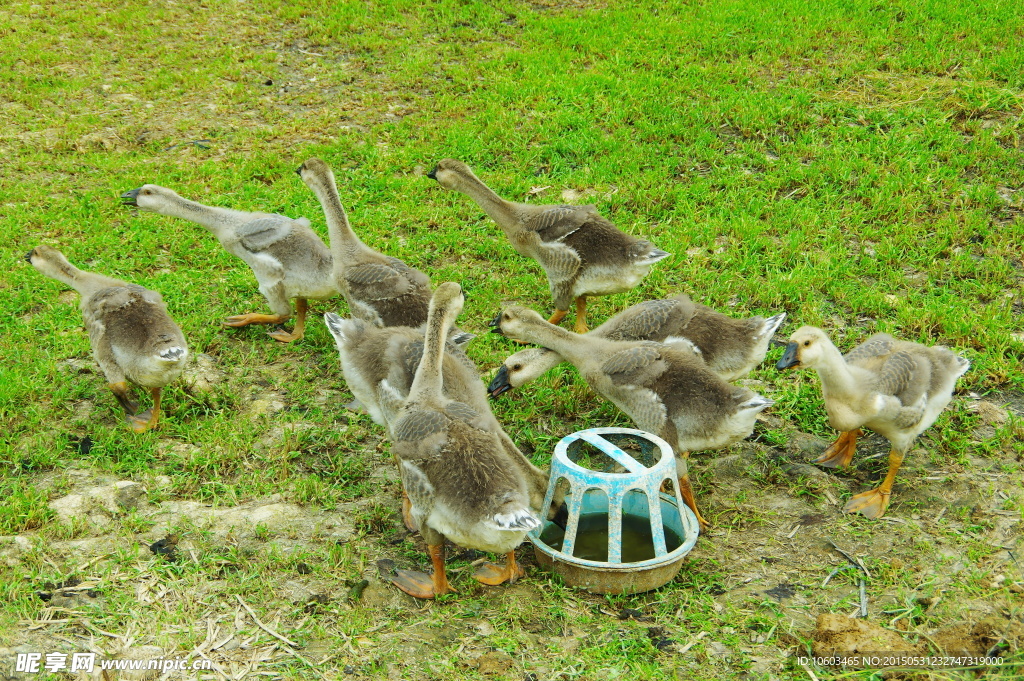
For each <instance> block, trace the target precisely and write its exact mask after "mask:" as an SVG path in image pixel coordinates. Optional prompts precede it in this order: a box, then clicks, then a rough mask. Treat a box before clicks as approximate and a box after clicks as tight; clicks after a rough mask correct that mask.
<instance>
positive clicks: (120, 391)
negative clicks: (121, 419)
mask: <svg viewBox="0 0 1024 681" xmlns="http://www.w3.org/2000/svg"><path fill="white" fill-rule="evenodd" d="M107 387H108V388H110V392H112V393H114V397H116V398H117V403H118V404H120V405H121V408H122V409H124V413H125V415H126V416H134V415H135V412H137V411H138V410H139V404H138V402H136V401H135V400H133V399H132V396H131V393H130V390H129V388H128V384H127V383H126V382H124V381H121V382H120V383H108V384H107Z"/></svg>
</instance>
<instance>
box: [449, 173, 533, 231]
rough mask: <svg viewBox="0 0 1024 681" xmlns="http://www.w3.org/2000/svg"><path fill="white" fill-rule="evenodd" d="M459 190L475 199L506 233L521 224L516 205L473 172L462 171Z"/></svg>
mask: <svg viewBox="0 0 1024 681" xmlns="http://www.w3.org/2000/svg"><path fill="white" fill-rule="evenodd" d="M459 178H460V180H461V181H460V182H459V185H458V187H457V190H458V191H460V192H462V193H463V194H465V195H466V196H468V197H469V198H471V199H473V200H474V201H475V202H476V204H477V205H478V206H480V207H481V208H482V209H483V210H484V212H485V213H487V215H489V216H490V217H491V219H492V220H494V221H495V222H497V223H498V226H499V227H501V229H502V230H504V231H505V232H506V233H507V232H509V231H510V230H513V229H515V228H516V227H518V226H519V216H518V215H517V213H516V210H515V205H514V204H513V203H512V202H511V201H506V200H505V199H503V198H501V197H500V196H498V195H497V194H495V193H494V191H493V190H492V189H491V188H490V187H488V186H487V185H486V184H484V183H483V182H482V181H481V180H480V178H479V177H477V176H476V175H474V174H473V173H472V172H466V173H460V174H459Z"/></svg>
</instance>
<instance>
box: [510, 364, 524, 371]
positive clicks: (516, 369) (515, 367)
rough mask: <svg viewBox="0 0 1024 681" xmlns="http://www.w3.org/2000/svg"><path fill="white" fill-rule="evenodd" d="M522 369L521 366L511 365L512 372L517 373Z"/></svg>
mask: <svg viewBox="0 0 1024 681" xmlns="http://www.w3.org/2000/svg"><path fill="white" fill-rule="evenodd" d="M522 368H523V365H522V364H513V365H512V371H519V370H520V369H522Z"/></svg>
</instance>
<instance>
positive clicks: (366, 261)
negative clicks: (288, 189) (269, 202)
mask: <svg viewBox="0 0 1024 681" xmlns="http://www.w3.org/2000/svg"><path fill="white" fill-rule="evenodd" d="M295 172H296V173H297V174H298V175H299V177H301V178H302V181H303V182H304V183H305V184H306V186H307V187H309V188H310V190H312V192H313V193H314V194H316V197H317V199H318V200H319V201H320V206H321V207H322V208H323V211H324V218H325V219H326V220H327V233H328V236H329V237H330V242H331V256H332V258H333V262H334V268H333V276H334V281H335V284H336V286H337V288H338V290H339V291H341V294H342V295H343V296H345V300H346V301H347V302H348V307H349V310H350V312H351V314H352V316H353V317H358V318H359V319H365V320H367V321H369V322H370V323H372V324H376V325H377V326H419V325H420V324H423V323H424V322H426V321H427V307H428V306H429V304H430V279H429V278H428V277H427V275H425V274H423V273H422V272H420V271H419V270H416V269H413V268H411V267H409V266H408V265H406V264H405V263H404V262H402V261H401V260H399V259H398V258H392V257H390V256H386V255H384V254H382V253H378V252H377V251H375V250H373V249H372V248H370V247H369V246H367V245H366V244H364V243H363V242H362V241H360V239H359V237H358V236H356V233H355V232H353V231H352V226H351V225H350V224H349V221H348V216H347V215H346V214H345V208H344V207H343V206H342V204H341V198H340V197H339V195H338V187H337V184H336V183H335V180H334V173H333V172H331V168H330V167H329V166H328V165H327V164H326V163H324V162H323V161H322V160H320V159H318V158H311V159H309V160H308V161H306V162H305V163H303V164H302V165H301V166H299V169H298V170H296V171H295Z"/></svg>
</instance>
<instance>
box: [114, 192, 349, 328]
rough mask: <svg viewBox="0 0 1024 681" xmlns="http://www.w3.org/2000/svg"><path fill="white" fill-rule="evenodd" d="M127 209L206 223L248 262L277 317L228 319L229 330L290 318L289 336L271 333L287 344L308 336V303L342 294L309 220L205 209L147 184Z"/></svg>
mask: <svg viewBox="0 0 1024 681" xmlns="http://www.w3.org/2000/svg"><path fill="white" fill-rule="evenodd" d="M121 198H122V199H123V200H124V205H126V206H135V207H137V208H138V209H139V210H144V211H149V212H152V213H159V214H160V215H169V216H171V217H176V218H182V219H184V220H188V221H189V222H194V223H196V224H198V225H202V226H203V227H205V228H206V229H208V230H209V231H210V233H212V234H213V235H214V236H215V237H217V240H218V241H219V242H220V245H221V246H223V247H224V249H225V250H227V251H228V252H229V253H231V254H233V255H236V256H238V257H239V258H241V259H242V260H244V261H245V263H246V264H247V265H249V267H250V268H252V272H253V274H255V275H256V281H257V282H259V288H260V293H261V294H263V297H264V298H266V299H267V302H268V303H270V309H271V311H272V312H273V314H269V315H268V314H259V313H251V314H240V315H233V316H230V317H228V318H227V319H225V320H224V321H223V322H222V323H223V324H224V325H225V326H233V327H239V326H247V325H249V324H281V323H282V322H284V321H286V320H288V319H289V318H291V316H292V304H291V299H292V298H294V299H295V327H294V329H293V330H292V331H291V333H289V332H287V331H283V330H278V331H271V332H269V333H268V335H269V336H270V337H271V338H273V339H274V340H276V341H280V342H282V343H288V342H290V341H294V340H299V339H301V338H302V337H303V335H304V334H305V327H306V309H307V302H306V301H307V300H325V299H327V298H333V297H334V296H336V295H337V294H338V289H337V286H336V285H335V283H334V278H333V277H332V276H331V269H332V265H331V254H330V251H328V250H327V247H326V246H325V245H324V242H323V241H321V240H320V237H318V236H317V235H316V233H315V232H313V230H312V229H310V227H309V220H307V219H306V218H298V219H295V220H293V219H291V218H289V217H286V216H284V215H275V214H270V213H249V212H246V211H240V210H232V209H230V208H219V207H216V206H204V205H203V204H201V203H196V202H195V201H189V200H188V199H185V198H182V197H181V196H178V195H177V194H176V193H175V192H174V191H172V190H170V189H167V188H166V187H160V186H158V185H155V184H145V185H142V186H141V187H139V188H138V189H132V190H131V191H128V192H125V193H124V194H122V195H121Z"/></svg>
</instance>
